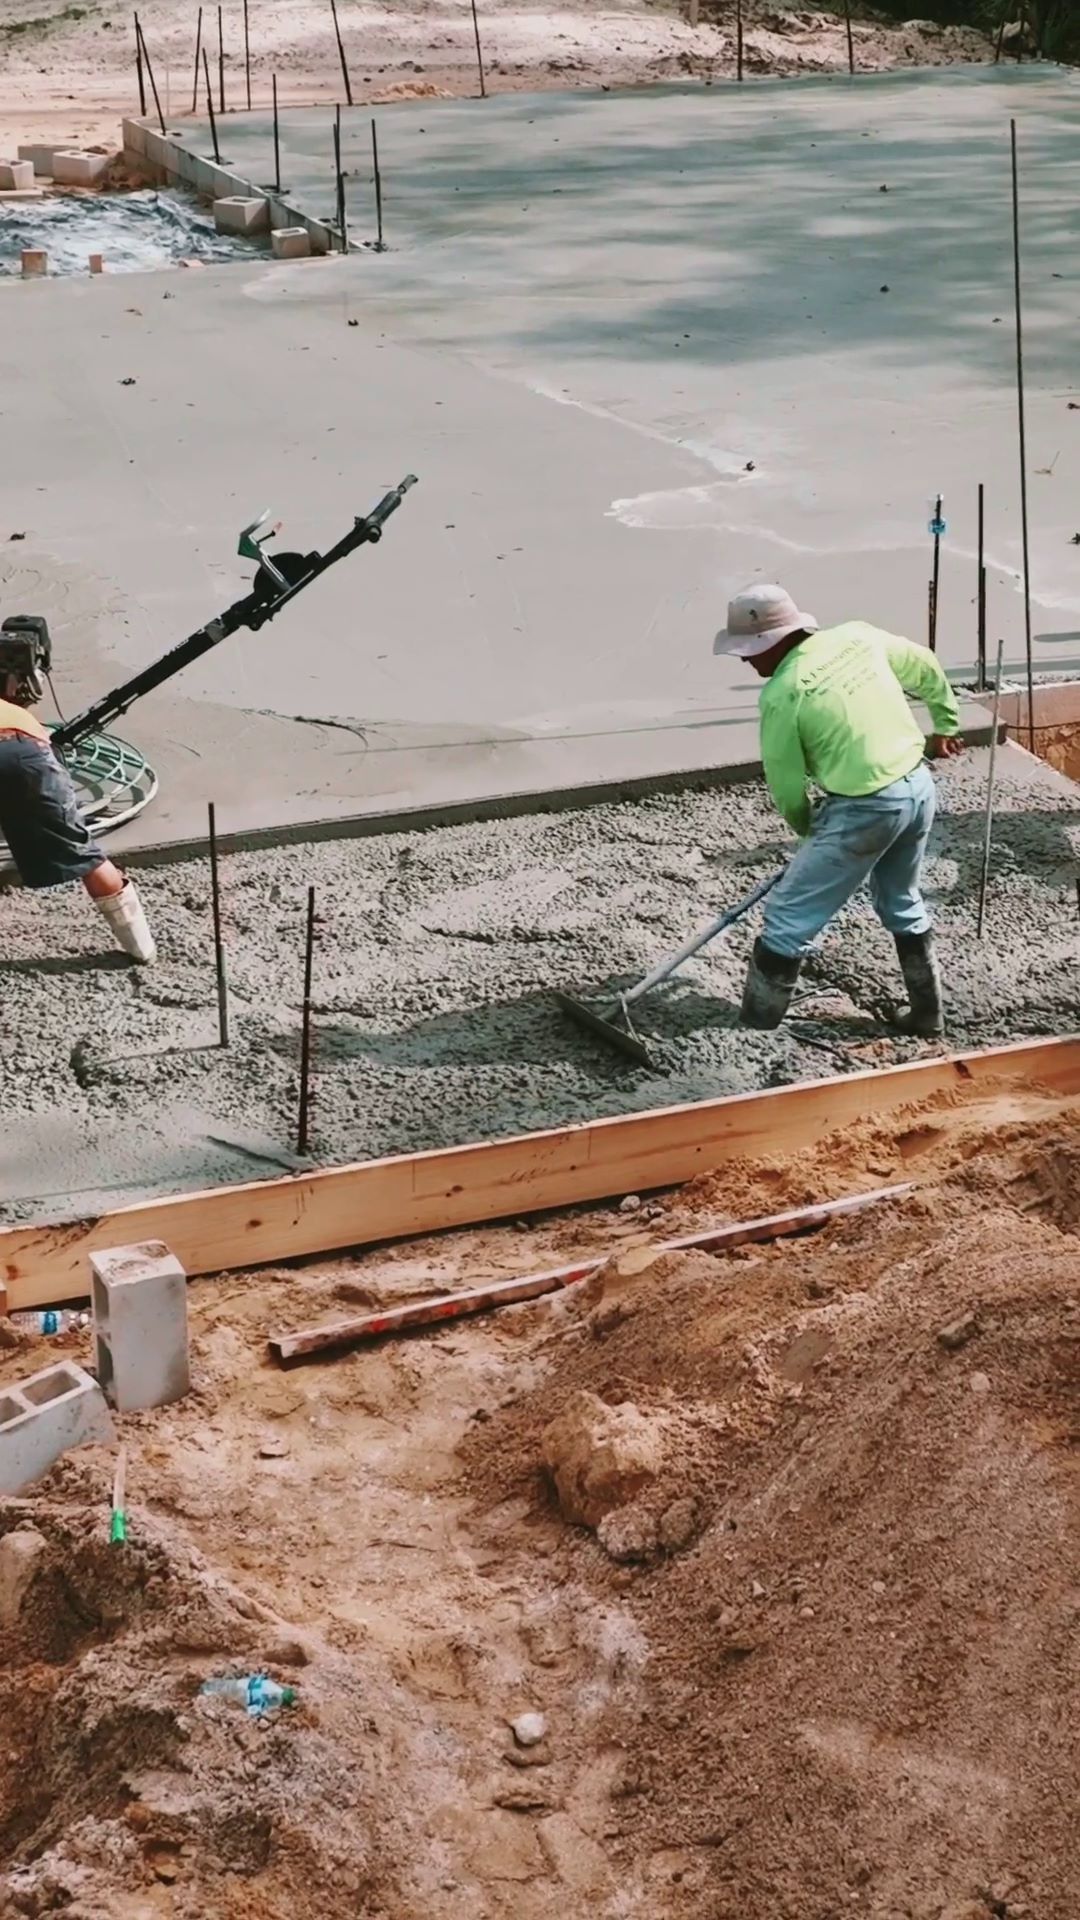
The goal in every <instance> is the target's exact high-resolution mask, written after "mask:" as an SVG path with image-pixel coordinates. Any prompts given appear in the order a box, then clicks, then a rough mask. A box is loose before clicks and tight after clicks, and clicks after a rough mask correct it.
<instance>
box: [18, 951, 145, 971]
mask: <svg viewBox="0 0 1080 1920" xmlns="http://www.w3.org/2000/svg"><path fill="white" fill-rule="evenodd" d="M137 964H138V963H137V961H135V960H132V959H131V957H130V956H129V955H128V954H126V953H119V952H113V951H110V952H107V953H69V954H56V953H49V954H42V955H41V956H40V958H37V959H27V958H25V957H23V958H20V959H18V960H13V959H11V958H10V957H7V956H5V957H4V958H2V959H0V974H5V973H28V974H34V975H35V976H37V975H41V974H65V973H120V972H127V971H128V969H129V968H132V967H135V966H136V965H137Z"/></svg>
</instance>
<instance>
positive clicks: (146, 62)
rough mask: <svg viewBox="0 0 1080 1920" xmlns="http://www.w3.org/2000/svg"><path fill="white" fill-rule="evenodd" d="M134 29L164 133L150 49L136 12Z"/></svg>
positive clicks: (163, 117) (159, 123)
mask: <svg viewBox="0 0 1080 1920" xmlns="http://www.w3.org/2000/svg"><path fill="white" fill-rule="evenodd" d="M135 31H136V33H137V34H138V36H139V41H140V43H141V46H142V57H143V64H144V65H145V67H146V72H147V76H148V78H149V81H150V90H151V92H152V93H153V96H154V106H155V107H156V109H157V117H158V125H159V126H160V128H161V131H162V133H164V131H165V115H164V114H163V113H162V111H161V101H160V100H159V98H158V90H157V81H156V80H155V79H154V69H153V67H152V66H151V65H150V49H149V48H148V46H147V44H146V35H145V34H144V32H143V30H142V26H141V25H140V22H139V16H138V14H136V15H135Z"/></svg>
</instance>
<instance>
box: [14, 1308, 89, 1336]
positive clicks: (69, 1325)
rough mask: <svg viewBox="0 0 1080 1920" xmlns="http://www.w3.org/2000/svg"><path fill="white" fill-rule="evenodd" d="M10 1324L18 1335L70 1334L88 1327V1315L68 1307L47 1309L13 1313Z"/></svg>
mask: <svg viewBox="0 0 1080 1920" xmlns="http://www.w3.org/2000/svg"><path fill="white" fill-rule="evenodd" d="M11 1324H12V1326H13V1327H18V1329H19V1332H20V1333H44V1334H50V1335H51V1334H54V1333H70V1332H71V1331H72V1330H73V1329H74V1330H75V1331H76V1332H77V1331H78V1330H79V1329H80V1328H81V1327H88V1326H89V1325H90V1315H89V1314H88V1313H74V1312H72V1311H71V1309H70V1308H68V1307H63V1308H60V1307H47V1308H45V1310H44V1311H43V1312H41V1313H13V1314H12V1315H11Z"/></svg>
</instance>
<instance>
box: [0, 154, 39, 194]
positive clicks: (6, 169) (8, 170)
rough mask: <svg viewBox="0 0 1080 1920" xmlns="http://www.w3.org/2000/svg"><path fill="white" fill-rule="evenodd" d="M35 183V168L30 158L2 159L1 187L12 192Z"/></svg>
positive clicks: (0, 162) (0, 161)
mask: <svg viewBox="0 0 1080 1920" xmlns="http://www.w3.org/2000/svg"><path fill="white" fill-rule="evenodd" d="M33 184H34V168H33V165H32V163H31V162H30V161H29V160H0V187H5V188H6V189H7V190H8V192H9V193H10V192H14V191H16V190H22V189H25V188H26V187H32V186H33Z"/></svg>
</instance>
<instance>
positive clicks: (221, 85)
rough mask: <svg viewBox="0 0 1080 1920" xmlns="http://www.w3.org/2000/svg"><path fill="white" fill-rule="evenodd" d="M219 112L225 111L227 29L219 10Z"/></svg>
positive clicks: (219, 9)
mask: <svg viewBox="0 0 1080 1920" xmlns="http://www.w3.org/2000/svg"><path fill="white" fill-rule="evenodd" d="M217 68H218V112H219V113H224V111H225V28H224V23H223V19H222V11H221V8H220V7H219V8H218V10H217Z"/></svg>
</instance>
